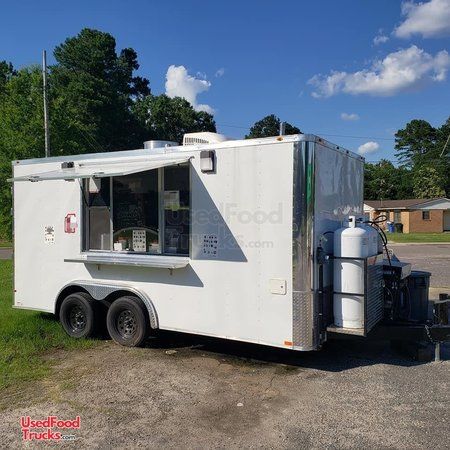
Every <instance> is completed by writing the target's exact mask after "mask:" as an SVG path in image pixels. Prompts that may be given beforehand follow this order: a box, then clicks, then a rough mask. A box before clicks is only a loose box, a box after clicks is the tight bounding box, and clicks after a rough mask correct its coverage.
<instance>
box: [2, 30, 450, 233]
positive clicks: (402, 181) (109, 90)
mask: <svg viewBox="0 0 450 450" xmlns="http://www.w3.org/2000/svg"><path fill="white" fill-rule="evenodd" d="M53 55H54V58H55V61H56V62H55V64H54V65H52V66H50V67H49V75H48V86H49V92H48V99H49V109H50V140H51V154H52V156H60V155H70V154H80V153H93V152H100V151H102V152H105V151H116V150H124V149H133V148H142V143H143V142H144V141H146V140H151V139H160V140H170V141H177V142H181V141H182V138H183V135H184V134H185V133H189V132H196V131H212V132H215V131H216V123H215V120H214V117H213V116H212V115H211V114H209V113H207V112H204V111H196V110H195V109H194V108H193V107H192V105H191V104H190V103H189V102H188V101H186V100H185V99H183V98H180V97H175V98H169V97H168V96H167V95H165V94H161V95H154V94H153V93H152V91H151V87H150V82H149V80H148V79H146V78H143V77H140V76H137V75H136V74H135V73H136V70H137V69H138V68H139V63H138V57H137V53H136V51H135V50H134V49H132V48H125V49H122V50H120V51H118V50H117V48H116V41H115V39H114V37H113V36H112V35H110V34H109V33H105V32H101V31H98V30H93V29H88V28H86V29H83V30H81V32H80V33H79V34H78V35H76V36H74V37H70V38H68V39H66V40H65V41H64V42H63V43H61V44H60V45H58V46H57V47H56V48H55V49H54V52H53ZM42 83H43V82H42V73H41V68H40V67H39V66H30V67H25V68H21V69H16V68H15V67H14V66H13V64H12V63H10V62H7V61H0V238H9V237H10V236H11V214H10V210H11V189H10V188H11V185H10V184H9V183H7V182H6V179H7V178H9V177H10V176H11V161H12V160H15V159H27V158H37V157H43V156H44V154H45V151H44V146H45V144H44V128H43V95H42V88H43V85H42ZM279 127H280V119H279V118H278V117H277V116H275V115H274V114H271V115H268V116H266V117H264V118H263V119H261V120H259V121H257V122H256V123H255V124H254V125H253V126H252V127H251V128H250V130H249V133H248V134H247V135H246V136H245V138H247V139H250V138H258V137H268V136H275V135H278V133H279ZM285 133H286V134H296V133H301V131H300V129H299V128H298V127H296V126H294V125H292V124H289V123H285ZM449 133H450V118H449V120H447V122H446V123H445V124H444V125H442V126H441V127H440V128H433V127H432V126H431V125H430V124H429V123H428V122H425V121H423V120H413V121H411V122H410V123H408V124H407V125H406V127H405V129H403V130H399V131H398V132H397V134H396V152H397V157H398V159H399V162H400V164H399V165H398V166H395V165H394V164H392V163H391V162H389V161H380V162H379V163H377V164H366V171H365V198H366V199H380V198H383V199H395V198H407V197H412V196H416V197H437V196H440V195H444V194H445V193H446V194H447V195H449V194H450V182H449V178H450V175H449V174H450V165H449V159H448V158H445V157H440V156H439V153H440V151H441V150H442V148H443V147H444V143H445V140H446V138H447V136H448V134H449ZM447 154H448V153H447Z"/></svg>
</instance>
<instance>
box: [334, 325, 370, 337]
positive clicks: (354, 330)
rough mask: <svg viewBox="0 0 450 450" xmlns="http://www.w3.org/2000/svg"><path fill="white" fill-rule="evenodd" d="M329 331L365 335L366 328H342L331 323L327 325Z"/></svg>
mask: <svg viewBox="0 0 450 450" xmlns="http://www.w3.org/2000/svg"><path fill="white" fill-rule="evenodd" d="M327 331H328V333H339V334H352V335H354V336H365V334H364V328H342V327H337V326H336V325H330V326H328V327H327Z"/></svg>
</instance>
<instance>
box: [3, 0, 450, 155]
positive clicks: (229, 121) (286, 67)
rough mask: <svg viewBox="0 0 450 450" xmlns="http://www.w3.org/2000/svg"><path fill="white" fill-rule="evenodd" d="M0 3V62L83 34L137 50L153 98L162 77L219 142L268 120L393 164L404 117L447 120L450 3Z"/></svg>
mask: <svg viewBox="0 0 450 450" xmlns="http://www.w3.org/2000/svg"><path fill="white" fill-rule="evenodd" d="M2 4H3V5H2V8H1V11H2V21H1V22H2V26H1V27H0V60H1V59H6V60H10V61H11V62H13V64H14V65H15V66H16V67H22V66H25V65H28V64H32V63H39V62H40V58H41V51H42V49H44V48H45V49H47V51H48V52H49V53H51V51H52V50H53V48H54V47H55V45H57V44H59V43H61V42H62V41H63V40H64V39H65V38H67V37H68V36H73V35H75V34H77V33H78V32H79V31H80V29H81V28H83V27H91V28H96V29H100V30H102V31H108V32H110V33H111V34H113V35H114V36H115V38H116V39H117V46H118V49H121V48H123V47H133V48H134V49H135V50H136V51H137V53H138V58H139V63H140V65H141V67H140V69H139V73H140V74H141V75H143V76H145V77H147V78H149V80H150V83H151V88H152V91H153V92H154V93H156V94H157V93H162V92H165V91H166V76H169V78H170V81H171V82H172V85H171V86H172V88H171V90H170V88H169V93H172V94H173V95H175V94H177V93H178V94H180V93H181V94H182V95H185V96H186V97H188V98H189V99H193V102H195V103H196V106H197V108H204V109H208V108H210V109H213V110H214V113H215V118H216V122H217V124H218V129H219V131H220V132H223V133H224V134H227V135H229V136H231V137H237V138H238V137H241V136H243V135H244V134H245V133H246V132H247V129H248V127H249V126H250V125H251V124H252V123H254V122H255V121H256V120H258V119H260V118H262V117H263V116H265V115H267V114H270V113H274V114H276V115H278V116H279V117H280V118H282V120H286V121H289V122H291V123H293V124H295V125H297V126H299V127H300V128H301V130H302V131H304V132H311V133H317V134H322V135H323V136H324V137H326V138H327V139H328V140H330V141H332V142H335V143H337V144H340V145H342V146H345V147H347V148H350V149H352V150H354V151H358V148H359V147H360V146H362V145H363V144H367V143H368V142H369V143H372V144H367V145H366V146H364V147H361V151H362V152H364V151H365V156H366V158H367V160H369V161H375V160H379V159H380V158H389V159H393V158H394V151H393V146H394V141H393V133H394V132H395V131H396V130H397V129H398V128H400V127H403V126H404V125H405V124H406V123H407V122H408V121H409V120H411V119H414V118H422V119H425V120H428V121H429V122H430V123H431V124H433V125H435V126H438V125H440V124H442V123H443V122H444V121H445V120H446V118H447V117H448V116H449V115H450V108H449V105H450V89H449V87H450V84H449V77H450V75H448V74H447V69H450V57H449V55H448V53H447V51H450V49H449V46H450V45H449V44H450V15H449V14H450V0H426V2H425V4H421V5H420V4H417V2H416V3H414V2H402V1H396V0H365V1H360V0H339V1H336V0H315V1H293V0H292V1H273V0H258V1H257V0H241V1H235V0H227V1H202V0H184V1H182V0H173V1H170V0H166V1H157V0H153V1H152V0H147V1H128V2H124V1H117V0H109V1H103V0H99V1H95V0H91V1H85V0H79V1H77V2H69V1H63V0H58V1H45V0H42V1H40V2H35V1H20V2H10V1H8V2H6V1H2ZM377 36H379V37H378V39H377V41H378V42H377V44H375V43H374V38H376V37H377ZM380 36H381V38H380ZM52 60H53V58H52V57H51V58H50V63H51V62H52ZM170 66H175V67H172V69H171V70H169V71H168V69H169V67H170ZM180 66H183V67H180ZM311 80H313V81H311ZM343 113H345V114H347V115H349V116H346V117H345V118H346V119H347V120H343V118H342V114H343ZM348 119H353V120H348ZM347 136H359V137H358V138H350V137H347ZM377 145H378V147H377Z"/></svg>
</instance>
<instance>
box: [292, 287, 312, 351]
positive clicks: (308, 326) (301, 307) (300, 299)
mask: <svg viewBox="0 0 450 450" xmlns="http://www.w3.org/2000/svg"><path fill="white" fill-rule="evenodd" d="M292 306H293V310H292V313H293V317H292V325H293V329H292V335H293V344H294V347H296V348H297V349H299V350H314V349H315V347H314V336H313V334H314V331H313V330H314V319H313V294H312V292H298V291H294V292H293V294H292Z"/></svg>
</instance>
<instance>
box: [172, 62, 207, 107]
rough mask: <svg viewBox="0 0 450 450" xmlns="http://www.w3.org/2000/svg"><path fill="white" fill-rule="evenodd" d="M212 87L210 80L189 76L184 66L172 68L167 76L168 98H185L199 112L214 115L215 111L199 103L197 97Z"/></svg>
mask: <svg viewBox="0 0 450 450" xmlns="http://www.w3.org/2000/svg"><path fill="white" fill-rule="evenodd" d="M210 87H211V83H210V82H209V81H208V80H203V79H201V78H196V77H193V76H192V75H189V74H188V72H187V70H186V67H184V66H174V65H172V66H170V67H169V68H168V69H167V74H166V94H167V96H169V97H171V98H173V97H183V98H185V99H186V100H187V101H188V102H189V103H190V104H191V105H192V106H193V107H194V109H196V110H197V111H205V112H208V113H211V114H213V113H214V109H213V108H211V106H209V105H204V104H199V103H197V96H198V95H199V94H201V93H202V92H206V91H207V90H208V89H209V88H210Z"/></svg>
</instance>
